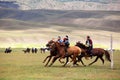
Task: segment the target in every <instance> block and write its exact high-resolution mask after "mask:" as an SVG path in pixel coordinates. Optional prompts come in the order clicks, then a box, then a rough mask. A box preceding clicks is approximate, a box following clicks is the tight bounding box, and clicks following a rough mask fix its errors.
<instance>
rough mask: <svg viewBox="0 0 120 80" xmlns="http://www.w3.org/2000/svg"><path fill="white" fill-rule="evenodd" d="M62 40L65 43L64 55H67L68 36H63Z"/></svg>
mask: <svg viewBox="0 0 120 80" xmlns="http://www.w3.org/2000/svg"><path fill="white" fill-rule="evenodd" d="M63 42H64V43H65V52H66V56H67V48H69V45H70V43H69V37H68V36H67V35H66V36H65V38H63Z"/></svg>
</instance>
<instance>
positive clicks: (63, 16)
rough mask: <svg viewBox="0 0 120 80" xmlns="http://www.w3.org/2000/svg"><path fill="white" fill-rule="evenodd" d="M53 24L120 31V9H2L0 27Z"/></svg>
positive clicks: (0, 11)
mask: <svg viewBox="0 0 120 80" xmlns="http://www.w3.org/2000/svg"><path fill="white" fill-rule="evenodd" d="M53 25H54V26H55V25H56V26H64V27H68V28H69V27H75V28H80V29H96V30H106V31H113V32H119V31H120V27H119V26H120V11H79V10H68V11H66V10H25V11H24V10H16V9H8V8H7V9H6V8H1V9H0V29H11V30H12V29H13V30H16V29H29V28H34V27H37V28H39V27H47V28H49V27H50V26H53ZM10 26H11V27H10ZM20 26H24V28H20Z"/></svg>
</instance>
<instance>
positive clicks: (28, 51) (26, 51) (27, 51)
mask: <svg viewBox="0 0 120 80" xmlns="http://www.w3.org/2000/svg"><path fill="white" fill-rule="evenodd" d="M22 51H23V52H24V53H30V48H27V49H26V50H22Z"/></svg>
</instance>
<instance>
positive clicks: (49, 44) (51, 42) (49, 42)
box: [46, 40, 55, 47]
mask: <svg viewBox="0 0 120 80" xmlns="http://www.w3.org/2000/svg"><path fill="white" fill-rule="evenodd" d="M54 42H55V41H53V40H50V41H48V43H47V44H46V47H50V46H51V45H52V44H53V43H54Z"/></svg>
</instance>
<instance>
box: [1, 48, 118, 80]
mask: <svg viewBox="0 0 120 80" xmlns="http://www.w3.org/2000/svg"><path fill="white" fill-rule="evenodd" d="M21 50H22V49H14V50H13V52H12V53H11V54H5V53H3V51H4V49H0V80H91V79H92V80H120V62H119V61H120V58H119V55H120V52H119V51H115V52H114V69H110V62H108V61H105V64H104V65H103V64H102V62H101V61H100V60H98V62H97V63H95V64H93V65H92V66H87V67H83V66H82V65H81V63H79V65H80V66H78V67H70V66H71V65H72V63H71V64H68V65H67V66H66V67H62V64H60V63H59V61H56V62H55V63H54V65H53V66H52V67H44V64H43V63H42V61H43V60H44V58H45V57H46V56H47V55H49V52H47V53H45V54H41V53H40V52H38V53H37V54H32V53H30V54H24V53H23V52H22V51H21ZM83 60H84V62H85V64H89V63H90V62H91V61H93V60H94V58H93V59H92V60H85V59H83Z"/></svg>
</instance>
